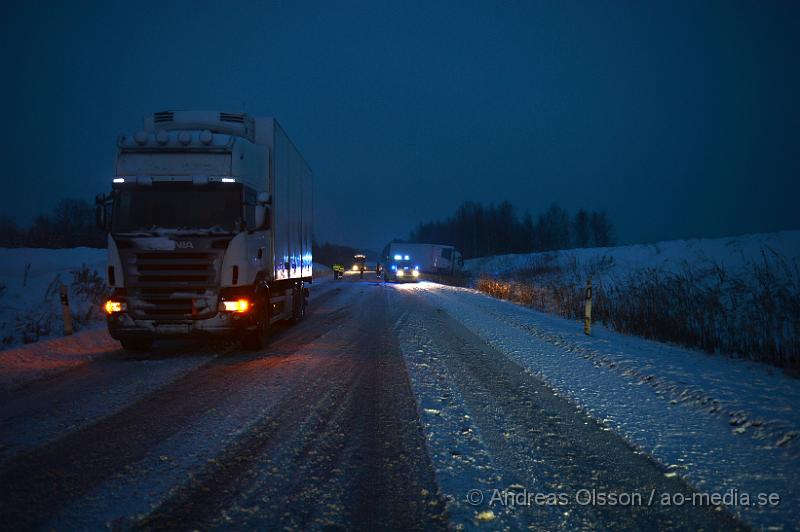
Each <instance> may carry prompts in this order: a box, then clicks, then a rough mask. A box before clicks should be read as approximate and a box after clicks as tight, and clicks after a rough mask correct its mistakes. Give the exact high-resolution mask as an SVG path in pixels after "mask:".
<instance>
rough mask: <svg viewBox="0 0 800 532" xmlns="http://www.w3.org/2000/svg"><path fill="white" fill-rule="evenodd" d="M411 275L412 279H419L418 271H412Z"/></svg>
mask: <svg viewBox="0 0 800 532" xmlns="http://www.w3.org/2000/svg"><path fill="white" fill-rule="evenodd" d="M411 275H413V276H414V277H419V270H414V271H412V272H411Z"/></svg>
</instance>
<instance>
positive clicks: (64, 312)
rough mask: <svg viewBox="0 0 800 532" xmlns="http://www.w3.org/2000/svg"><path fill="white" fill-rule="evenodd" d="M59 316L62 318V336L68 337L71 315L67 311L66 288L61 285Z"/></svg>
mask: <svg viewBox="0 0 800 532" xmlns="http://www.w3.org/2000/svg"><path fill="white" fill-rule="evenodd" d="M61 314H62V316H63V317H64V334H65V335H67V336H69V335H71V334H72V313H71V312H70V310H69V295H68V294H67V286H66V285H63V284H62V285H61Z"/></svg>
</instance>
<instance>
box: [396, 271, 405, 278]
mask: <svg viewBox="0 0 800 532" xmlns="http://www.w3.org/2000/svg"><path fill="white" fill-rule="evenodd" d="M405 273H406V272H404V271H403V270H397V276H398V277H402V276H403V275H405Z"/></svg>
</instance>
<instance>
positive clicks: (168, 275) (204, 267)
mask: <svg viewBox="0 0 800 532" xmlns="http://www.w3.org/2000/svg"><path fill="white" fill-rule="evenodd" d="M131 258H132V259H133V260H130V259H129V262H128V272H127V273H128V278H127V279H126V286H127V287H128V308H129V312H130V313H131V315H132V316H133V317H135V318H143V319H157V320H175V319H203V318H208V317H211V316H213V315H214V314H216V312H217V305H218V301H217V299H218V298H217V296H218V286H219V266H220V262H221V258H222V253H221V252H218V251H211V250H209V251H202V252H186V251H138V252H134V253H133V254H132V257H131Z"/></svg>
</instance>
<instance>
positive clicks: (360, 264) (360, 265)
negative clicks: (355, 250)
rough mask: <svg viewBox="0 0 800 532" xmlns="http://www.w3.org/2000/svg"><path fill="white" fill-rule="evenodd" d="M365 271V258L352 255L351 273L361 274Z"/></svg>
mask: <svg viewBox="0 0 800 532" xmlns="http://www.w3.org/2000/svg"><path fill="white" fill-rule="evenodd" d="M366 269H367V256H366V255H363V254H361V253H359V254H357V255H353V271H354V272H363V271H366Z"/></svg>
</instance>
